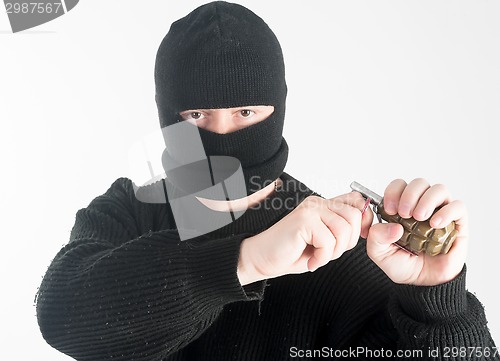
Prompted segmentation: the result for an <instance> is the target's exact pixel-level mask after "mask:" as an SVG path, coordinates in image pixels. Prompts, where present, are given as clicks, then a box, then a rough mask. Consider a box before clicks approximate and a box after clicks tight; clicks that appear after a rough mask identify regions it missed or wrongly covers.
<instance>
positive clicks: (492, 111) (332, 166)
mask: <svg viewBox="0 0 500 361" xmlns="http://www.w3.org/2000/svg"><path fill="white" fill-rule="evenodd" d="M240 3H241V4H243V5H246V6H247V7H249V8H250V9H252V10H253V11H254V12H256V13H257V14H259V15H260V16H261V17H263V18H264V19H265V20H266V22H267V23H268V24H269V25H270V26H271V28H272V29H273V30H274V31H275V33H276V34H277V36H278V38H279V39H280V41H281V45H282V47H283V51H284V54H285V61H286V70H287V82H288V87H289V97H288V102H287V118H286V123H285V131H284V132H285V134H284V135H285V138H286V139H287V141H288V143H289V146H290V155H289V162H288V164H287V168H286V171H287V172H289V173H290V174H292V175H293V176H295V177H297V178H298V179H300V180H302V181H303V182H304V183H306V184H307V185H308V186H310V187H311V188H313V189H315V190H317V191H319V192H320V193H322V194H323V195H324V196H327V197H330V196H335V195H338V194H341V193H345V192H348V191H349V190H350V189H349V184H350V182H351V181H352V180H357V181H359V182H361V183H364V184H365V185H367V186H370V187H371V188H373V189H374V190H375V191H378V192H379V193H381V192H383V189H384V188H385V186H386V185H387V183H388V182H389V181H390V180H392V179H394V178H404V179H406V180H408V181H409V180H411V179H413V178H415V177H424V178H427V179H428V180H429V181H430V182H431V183H445V184H447V185H448V186H449V188H450V189H451V191H452V194H453V195H454V196H455V197H457V198H461V199H463V200H464V201H465V202H466V204H467V206H468V209H469V213H470V222H471V237H470V251H469V255H468V260H467V264H468V283H467V286H468V289H469V290H470V291H471V292H473V293H474V294H476V295H477V297H478V298H479V299H480V300H481V302H482V303H483V304H484V306H485V309H486V314H487V317H488V320H489V327H490V329H491V332H492V334H493V337H494V339H495V340H496V341H497V343H498V342H499V340H500V312H499V311H498V304H499V303H500V296H499V292H498V284H499V282H498V269H499V268H498V258H499V250H500V247H499V246H498V244H499V233H500V230H499V222H498V203H499V201H498V199H499V197H500V194H498V193H495V191H496V190H497V187H498V185H499V175H498V171H497V170H496V169H495V168H497V167H498V165H499V164H500V162H499V160H500V146H499V143H500V142H499V140H498V125H497V124H496V123H498V122H499V120H500V101H499V100H500V50H499V46H498V44H499V39H500V22H499V21H498V19H499V18H500V2H498V1H485V0H475V1H456V0H453V1H451V0H450V1H421V0H419V1H396V0H394V1H347V0H343V1H314V0H309V1H307V2H303V1H301V2H296V3H293V2H281V1H280V2H278V1H275V2H272V1H269V0H266V1H260V0H258V1H257V0H256V1H241V2H240ZM298 3H300V5H299V4H298ZM200 4H202V2H200V1H186V0H183V1H176V2H173V1H168V2H167V1H159V0H158V1H147V2H146V1H144V2H138V1H124V0H120V1H117V0H114V1H111V0H108V1H96V0H95V1H91V0H86V1H81V2H80V3H79V4H78V5H77V6H76V7H75V8H74V9H73V10H72V11H70V12H69V13H68V14H66V15H64V16H62V17H60V18H58V19H56V20H54V21H52V22H49V23H47V24H43V25H41V26H39V27H37V28H34V29H31V30H27V31H24V32H21V33H17V34H12V33H11V31H10V26H9V24H8V20H7V15H6V14H5V13H4V12H3V10H2V12H0V121H1V128H0V147H1V148H0V157H1V159H0V160H1V167H2V168H1V169H2V171H1V177H0V185H1V193H0V205H1V211H2V213H1V217H0V219H1V232H2V245H3V247H2V252H1V253H0V257H1V262H0V277H1V282H0V285H1V290H2V291H1V293H2V297H1V298H0V302H1V307H0V319H1V320H2V327H1V331H0V332H2V335H1V339H2V352H4V355H5V354H6V355H8V358H5V359H8V360H26V359H28V358H30V357H28V355H29V356H31V358H33V356H35V355H36V359H37V360H50V361H56V360H67V359H69V358H68V357H66V356H64V355H62V354H60V353H59V352H57V351H55V350H53V349H52V348H51V347H50V346H48V345H47V344H46V343H45V341H44V340H43V338H42V337H41V335H40V333H39V330H38V326H37V323H36V317H35V308H34V296H35V293H36V290H37V287H38V285H39V283H40V281H41V279H42V276H43V274H44V272H45V270H46V268H47V266H48V265H49V263H50V260H51V259H52V257H53V256H54V255H55V254H56V252H57V251H58V250H59V249H60V248H61V246H62V245H63V244H65V243H66V242H67V240H68V237H69V232H70V229H71V227H72V225H73V222H74V215H75V213H76V211H77V210H78V209H79V208H82V207H84V206H86V204H87V203H88V202H89V201H90V200H92V199H93V198H94V197H95V196H97V195H99V194H102V193H103V192H105V191H106V189H107V188H108V187H109V185H110V184H111V183H112V182H113V181H114V180H115V179H116V178H118V177H120V176H127V175H129V165H128V155H127V154H128V150H129V149H130V147H131V145H132V143H133V142H134V141H136V140H139V139H140V138H141V137H142V136H145V135H146V134H149V133H150V132H151V131H153V130H156V129H158V118H157V111H156V105H155V102H154V82H153V66H154V60H155V54H156V50H157V48H158V45H159V43H160V41H161V39H162V38H163V36H164V35H165V33H166V32H167V31H168V29H169V26H170V24H171V23H172V22H173V21H174V20H176V19H178V18H180V17H182V16H184V15H186V14H187V13H188V12H190V11H191V10H192V9H194V8H195V7H196V6H198V5H200ZM285 4H286V5H285ZM2 359H4V356H2Z"/></svg>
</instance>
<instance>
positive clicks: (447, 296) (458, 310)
mask: <svg viewBox="0 0 500 361" xmlns="http://www.w3.org/2000/svg"><path fill="white" fill-rule="evenodd" d="M466 271H467V269H466V266H465V265H464V267H463V269H462V271H461V272H460V273H459V274H458V275H457V277H455V278H454V279H453V280H451V281H449V282H447V283H443V284H441V285H437V286H414V285H396V287H395V292H396V297H397V300H398V303H399V305H400V307H401V309H402V311H403V312H404V313H405V314H406V315H407V316H409V317H411V318H412V319H414V320H415V321H420V322H425V323H427V322H433V321H439V320H442V319H446V318H451V317H455V316H457V315H460V314H462V313H464V312H465V311H466V309H467V290H466V288H465V276H466Z"/></svg>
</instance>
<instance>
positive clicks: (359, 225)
mask: <svg viewBox="0 0 500 361" xmlns="http://www.w3.org/2000/svg"><path fill="white" fill-rule="evenodd" d="M364 205H365V200H364V198H363V197H362V196H361V194H360V193H358V192H351V193H347V194H344V195H341V196H338V197H335V198H332V199H323V198H321V197H317V196H309V197H307V198H306V199H305V200H304V201H303V202H302V203H301V204H300V205H299V206H298V207H297V208H295V209H294V210H293V211H292V212H290V213H289V214H288V215H287V216H285V217H284V218H283V219H281V220H280V221H279V222H277V223H276V224H274V225H273V226H272V227H270V228H268V229H267V230H265V231H263V232H262V233H259V234H257V235H255V236H253V237H249V238H246V239H244V240H243V241H242V243H241V249H240V257H239V261H238V278H239V280H240V283H241V284H242V285H246V284H249V283H252V282H256V281H259V280H263V279H267V278H274V277H279V276H283V275H286V274H291V273H304V272H307V271H311V272H312V271H315V270H316V269H318V268H319V267H321V266H324V265H325V264H327V263H328V262H329V261H331V260H334V259H337V258H339V257H340V256H342V254H343V253H344V252H346V251H348V250H350V249H352V248H353V247H354V246H356V244H357V242H358V239H359V237H360V236H361V237H363V238H366V237H367V235H368V229H369V228H370V226H371V224H372V221H373V213H372V211H371V209H370V207H367V208H366V212H365V213H364V214H363V215H362V214H361V211H362V209H363V207H364Z"/></svg>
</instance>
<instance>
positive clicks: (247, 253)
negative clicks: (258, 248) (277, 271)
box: [236, 237, 265, 286]
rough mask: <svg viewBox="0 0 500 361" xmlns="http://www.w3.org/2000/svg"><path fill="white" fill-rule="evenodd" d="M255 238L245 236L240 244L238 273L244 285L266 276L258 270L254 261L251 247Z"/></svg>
mask: <svg viewBox="0 0 500 361" xmlns="http://www.w3.org/2000/svg"><path fill="white" fill-rule="evenodd" d="M254 239H255V238H254V237H249V238H245V239H244V240H243V241H241V244H240V255H239V258H238V268H237V271H236V273H237V275H238V279H239V281H240V283H241V285H242V286H245V285H248V284H250V283H253V282H257V281H260V280H263V279H265V277H263V276H262V275H260V274H259V272H257V270H256V269H255V267H254V265H253V262H252V257H251V252H252V251H251V249H252V244H253V243H254V242H255V241H254Z"/></svg>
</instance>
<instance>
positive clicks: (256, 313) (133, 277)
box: [37, 173, 500, 361]
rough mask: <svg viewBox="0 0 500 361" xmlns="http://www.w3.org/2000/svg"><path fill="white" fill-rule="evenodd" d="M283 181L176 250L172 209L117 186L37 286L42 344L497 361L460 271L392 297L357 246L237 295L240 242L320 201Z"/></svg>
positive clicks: (195, 356) (144, 355)
mask: <svg viewBox="0 0 500 361" xmlns="http://www.w3.org/2000/svg"><path fill="white" fill-rule="evenodd" d="M281 178H282V180H283V183H284V186H283V187H282V189H280V190H279V191H278V192H275V193H274V194H273V195H272V196H271V197H270V198H268V199H267V200H266V203H264V204H261V205H260V206H259V207H256V208H252V209H249V210H247V211H246V212H245V214H244V215H243V216H242V217H241V218H239V219H237V220H236V221H234V222H233V223H231V224H229V225H227V226H225V227H223V228H221V229H219V230H216V231H213V232H212V233H210V234H208V235H206V236H202V237H198V238H196V239H192V240H188V241H180V240H179V236H178V234H177V232H176V230H175V222H174V218H173V216H172V213H171V210H170V207H169V206H168V204H148V203H142V202H139V201H138V200H137V199H136V197H135V195H134V189H133V186H132V182H131V181H130V180H128V179H125V178H120V179H118V180H117V181H115V182H114V183H113V185H112V186H111V187H110V189H109V190H108V191H107V192H106V193H105V194H104V195H102V196H99V197H97V198H96V199H94V200H93V201H92V202H91V203H90V204H89V206H88V207H86V208H84V209H81V210H80V211H78V213H77V215H76V222H75V225H74V227H73V229H72V232H71V237H70V241H69V243H68V244H67V245H66V246H65V247H64V248H63V249H62V250H61V251H60V252H59V253H58V254H57V255H56V257H55V258H54V260H53V261H52V263H51V265H50V267H49V269H48V270H47V273H46V275H45V277H44V279H43V281H42V284H41V286H40V290H39V292H38V295H37V296H38V297H37V316H38V322H39V325H40V329H41V332H42V334H43V336H44V338H45V339H46V340H47V342H48V343H49V344H50V345H52V346H53V347H55V348H56V349H58V350H60V351H61V352H64V353H66V354H68V355H70V356H72V357H74V358H75V359H77V360H89V361H99V360H138V361H143V360H144V361H146V360H148V361H149V360H252V361H254V360H273V361H276V360H294V359H296V360H305V359H311V358H312V356H321V357H324V358H330V359H334V358H347V357H349V356H350V357H358V358H359V359H376V358H377V359H379V358H382V356H389V355H392V356H393V358H394V359H403V358H404V359H417V360H424V359H429V360H432V359H436V360H441V359H442V360H453V359H461V360H473V359H494V360H500V357H499V356H498V354H497V351H496V348H495V345H494V342H493V340H492V339H491V336H490V333H489V331H488V328H487V326H486V318H485V315H484V312H483V307H482V305H481V304H480V303H479V301H478V300H477V299H476V298H475V297H474V296H473V295H472V294H471V293H468V292H467V291H466V288H465V273H466V270H465V268H464V270H463V271H462V272H461V274H460V275H459V276H458V277H457V278H456V279H454V280H453V281H451V282H448V283H446V284H443V285H439V286H435V287H416V286H409V285H395V284H393V283H392V282H391V281H390V280H389V279H388V278H387V277H386V276H385V274H384V273H383V272H382V271H381V270H380V269H379V268H378V267H377V266H376V265H375V264H374V263H373V262H372V261H371V260H370V259H369V258H368V257H367V255H366V250H365V241H364V240H363V239H360V242H359V243H358V246H357V247H355V248H354V249H353V250H351V251H348V252H346V253H345V254H344V255H343V256H342V257H341V258H340V259H338V260H336V261H331V262H330V263H329V264H327V265H326V266H324V267H321V268H320V269H318V270H317V271H315V272H312V273H303V274H298V275H287V276H284V277H279V278H274V279H270V280H267V281H261V282H256V283H253V284H250V285H247V286H244V287H242V286H241V285H240V283H239V281H238V278H237V275H236V268H237V262H238V255H239V249H240V242H241V241H242V240H243V239H245V238H246V237H248V236H250V235H253V234H256V233H259V232H261V231H263V230H264V229H266V228H268V227H269V226H271V225H272V224H274V223H276V222H277V221H278V220H279V219H281V218H282V217H284V216H285V215H286V214H287V213H288V212H290V211H291V209H293V208H294V207H296V206H297V205H298V204H299V203H300V202H301V201H302V200H303V199H304V198H305V197H307V196H309V195H311V194H314V192H312V191H311V190H310V189H308V188H307V187H306V186H305V185H304V184H303V183H300V182H298V181H297V180H295V179H294V178H292V177H291V176H289V175H288V174H286V173H283V174H282V176H281ZM160 184H161V182H160ZM402 266H404V265H402ZM398 352H405V354H404V355H403V356H411V357H403V356H401V355H400V354H398ZM488 355H489V357H486V356H488ZM434 356H437V357H435V358H434ZM447 356H448V357H447ZM452 356H457V357H452Z"/></svg>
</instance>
